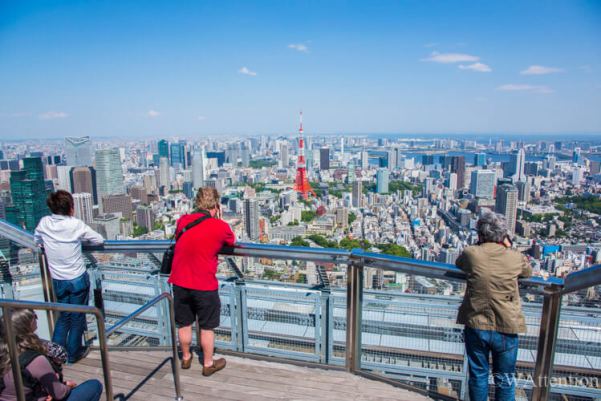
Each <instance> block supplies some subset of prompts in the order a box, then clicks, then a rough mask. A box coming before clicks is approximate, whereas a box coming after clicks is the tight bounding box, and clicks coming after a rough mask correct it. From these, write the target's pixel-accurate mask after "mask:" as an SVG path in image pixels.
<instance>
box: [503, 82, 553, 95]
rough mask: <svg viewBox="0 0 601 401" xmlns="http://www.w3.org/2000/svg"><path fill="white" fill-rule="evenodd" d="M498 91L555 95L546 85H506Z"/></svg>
mask: <svg viewBox="0 0 601 401" xmlns="http://www.w3.org/2000/svg"><path fill="white" fill-rule="evenodd" d="M497 90H498V91H502V92H531V93H542V94H548V93H553V89H551V88H549V87H548V86H545V85H528V84H505V85H501V86H499V87H497Z"/></svg>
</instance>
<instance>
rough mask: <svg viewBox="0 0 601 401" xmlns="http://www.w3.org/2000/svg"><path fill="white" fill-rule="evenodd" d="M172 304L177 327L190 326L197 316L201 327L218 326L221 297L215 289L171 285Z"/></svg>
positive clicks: (210, 327) (205, 328)
mask: <svg viewBox="0 0 601 401" xmlns="http://www.w3.org/2000/svg"><path fill="white" fill-rule="evenodd" d="M173 306H174V309H175V325H176V326H177V327H186V326H190V325H191V324H193V323H194V322H195V321H196V318H197V317H198V324H199V325H200V328H201V329H204V330H213V329H215V328H217V327H219V315H220V314H221V299H219V292H218V291H217V290H215V291H199V290H191V289H188V288H183V287H179V286H177V285H173Z"/></svg>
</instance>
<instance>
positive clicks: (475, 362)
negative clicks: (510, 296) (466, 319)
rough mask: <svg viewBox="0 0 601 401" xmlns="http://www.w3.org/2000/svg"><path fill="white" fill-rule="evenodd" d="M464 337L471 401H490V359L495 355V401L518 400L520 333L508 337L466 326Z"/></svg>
mask: <svg viewBox="0 0 601 401" xmlns="http://www.w3.org/2000/svg"><path fill="white" fill-rule="evenodd" d="M464 338H465V350H466V354H467V360H468V367H469V380H468V387H469V393H470V401H486V400H487V399H488V378H489V372H490V367H489V363H488V357H489V355H491V354H492V363H493V366H492V373H493V378H494V383H495V401H513V400H515V365H516V362H517V357H518V336H517V334H504V333H499V332H498V331H492V330H478V329H473V328H471V327H466V328H465V331H464Z"/></svg>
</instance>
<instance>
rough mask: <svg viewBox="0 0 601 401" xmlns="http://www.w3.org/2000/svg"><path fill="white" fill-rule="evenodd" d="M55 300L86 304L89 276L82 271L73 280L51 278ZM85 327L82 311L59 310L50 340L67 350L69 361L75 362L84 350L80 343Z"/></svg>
mask: <svg viewBox="0 0 601 401" xmlns="http://www.w3.org/2000/svg"><path fill="white" fill-rule="evenodd" d="M52 285H53V286H54V292H55V294H56V300H57V302H59V303H64V304H72V305H87V304H88V299H89V296H90V276H89V275H88V273H87V272H86V273H84V274H82V275H81V276H79V277H77V278H75V279H73V280H55V279H53V280H52ZM85 329H86V315H85V314H83V313H72V312H61V314H60V316H59V317H58V320H57V321H56V326H55V328H54V334H53V335H52V341H53V342H55V343H57V344H60V345H62V346H63V347H65V348H66V350H67V355H68V358H69V359H68V360H69V362H75V361H76V360H78V359H79V357H80V356H81V355H82V354H83V352H84V351H85V347H84V346H83V345H82V337H83V332H84V331H85Z"/></svg>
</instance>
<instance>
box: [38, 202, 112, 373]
mask: <svg viewBox="0 0 601 401" xmlns="http://www.w3.org/2000/svg"><path fill="white" fill-rule="evenodd" d="M46 203H47V204H48V207H49V208H50V210H51V211H52V215H50V216H45V217H43V218H42V220H40V223H39V224H38V226H37V227H36V229H35V233H34V238H35V241H36V242H37V243H38V244H39V245H40V246H43V247H44V251H45V253H46V257H47V258H48V267H49V270H50V275H51V276H52V285H53V287H54V292H55V294H56V298H57V302H60V303H66V304H74V305H87V304H88V299H89V293H90V277H89V276H88V273H87V271H86V267H85V263H84V259H83V255H82V253H81V243H82V241H84V242H87V243H90V244H93V245H99V244H102V243H103V242H104V239H103V238H102V236H101V235H100V234H98V233H97V232H95V231H94V230H92V229H91V228H90V227H89V226H88V225H86V224H85V223H84V222H83V221H81V220H79V219H77V218H75V217H73V214H74V212H75V209H74V204H73V197H72V196H71V194H70V193H69V192H67V191H56V192H54V193H51V194H50V195H48V200H47V201H46ZM85 328H86V317H85V315H84V314H82V313H72V312H62V313H61V314H60V316H59V318H58V320H57V321H56V326H55V328H54V334H53V335H52V341H53V342H55V343H58V344H60V345H62V346H63V347H65V348H66V349H67V354H68V356H69V358H68V362H69V363H75V362H77V361H78V360H80V359H81V358H83V357H85V356H86V354H87V352H88V349H87V348H86V347H85V346H83V345H82V336H83V332H84V330H85Z"/></svg>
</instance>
